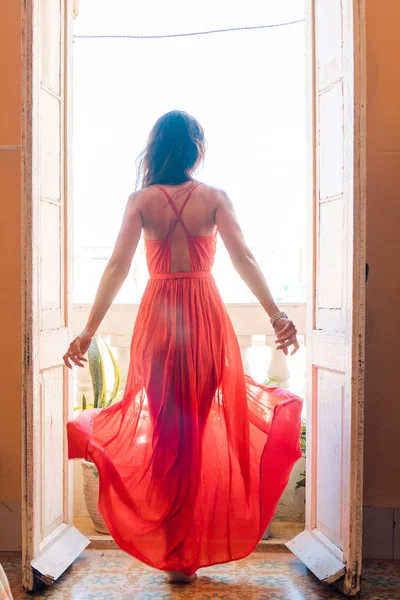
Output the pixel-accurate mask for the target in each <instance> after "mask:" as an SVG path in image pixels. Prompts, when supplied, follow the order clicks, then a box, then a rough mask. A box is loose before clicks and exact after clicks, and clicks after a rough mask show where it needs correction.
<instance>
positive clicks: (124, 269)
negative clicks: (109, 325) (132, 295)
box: [64, 193, 143, 367]
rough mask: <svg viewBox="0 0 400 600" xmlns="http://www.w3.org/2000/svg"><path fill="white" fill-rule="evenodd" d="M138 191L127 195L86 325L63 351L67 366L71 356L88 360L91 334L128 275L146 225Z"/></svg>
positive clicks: (79, 362) (80, 362)
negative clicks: (86, 353) (114, 239)
mask: <svg viewBox="0 0 400 600" xmlns="http://www.w3.org/2000/svg"><path fill="white" fill-rule="evenodd" d="M138 195H139V193H135V194H132V195H131V196H130V197H129V199H128V203H127V206H126V209H125V214H124V218H123V220H122V225H121V229H120V231H119V234H118V237H117V241H116V243H115V247H114V250H113V253H112V255H111V258H110V260H109V261H108V264H107V266H106V268H105V270H104V273H103V275H102V278H101V280H100V283H99V287H98V289H97V294H96V298H95V301H94V304H93V307H92V310H91V311H90V315H89V319H88V322H87V324H86V327H85V329H84V330H83V331H82V333H81V334H80V335H79V336H78V337H77V338H75V340H73V342H71V344H70V347H69V351H68V352H67V353H66V354H65V355H64V362H65V364H66V365H67V367H71V364H70V363H69V360H72V362H74V363H75V364H77V365H78V366H83V364H82V360H83V361H84V360H85V359H84V358H83V355H84V354H85V352H86V351H87V349H88V348H89V345H90V342H91V339H92V337H93V336H94V335H95V333H96V331H97V329H98V327H99V325H100V323H101V322H102V320H103V319H104V317H105V314H106V312H107V311H108V309H109V308H110V306H111V304H112V303H113V301H114V299H115V297H116V295H117V294H118V292H119V290H120V289H121V286H122V284H123V283H124V281H125V279H126V278H127V276H128V273H129V269H130V266H131V263H132V259H133V257H134V254H135V251H136V248H137V245H138V242H139V239H140V235H141V231H142V226H143V222H142V217H141V215H140V212H139V209H138Z"/></svg>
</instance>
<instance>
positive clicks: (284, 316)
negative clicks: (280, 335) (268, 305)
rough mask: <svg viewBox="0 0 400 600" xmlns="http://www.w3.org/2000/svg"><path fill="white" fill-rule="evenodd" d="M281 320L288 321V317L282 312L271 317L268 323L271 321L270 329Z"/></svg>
mask: <svg viewBox="0 0 400 600" xmlns="http://www.w3.org/2000/svg"><path fill="white" fill-rule="evenodd" d="M282 318H285V319H288V318H289V317H288V316H287V314H286V313H285V312H282V311H279V312H278V313H276V315H274V316H273V317H271V319H270V321H271V325H272V327H274V326H275V323H276V322H277V321H279V319H282Z"/></svg>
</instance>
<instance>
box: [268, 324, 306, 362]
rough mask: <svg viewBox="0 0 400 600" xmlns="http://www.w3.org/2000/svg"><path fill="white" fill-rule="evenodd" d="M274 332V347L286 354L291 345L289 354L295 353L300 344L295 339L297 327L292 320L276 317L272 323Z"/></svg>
mask: <svg viewBox="0 0 400 600" xmlns="http://www.w3.org/2000/svg"><path fill="white" fill-rule="evenodd" d="M274 332H275V335H276V342H275V343H276V344H277V346H276V349H277V350H282V351H283V353H284V354H285V355H286V356H287V355H288V348H289V346H293V350H292V351H291V353H290V356H293V354H296V352H297V350H298V349H299V347H300V346H299V342H298V341H297V329H296V326H295V324H294V323H293V321H291V320H290V319H286V318H285V317H282V318H281V319H278V320H277V321H275V324H274Z"/></svg>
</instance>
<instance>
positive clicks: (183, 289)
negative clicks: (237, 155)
mask: <svg viewBox="0 0 400 600" xmlns="http://www.w3.org/2000/svg"><path fill="white" fill-rule="evenodd" d="M195 187H197V186H194V187H193V188H192V189H191V191H190V192H189V194H188V195H187V198H186V199H185V202H184V203H183V205H182V208H181V210H180V211H178V209H177V208H176V206H175V204H174V203H173V201H172V199H171V198H170V196H169V195H168V194H167V192H166V191H165V190H164V189H163V188H160V189H161V191H162V192H163V193H164V195H165V196H166V198H167V199H168V202H169V203H170V206H171V208H172V209H173V210H174V212H175V214H176V221H175V223H174V225H173V227H172V229H171V231H170V234H169V235H168V237H167V238H166V239H162V240H157V241H149V240H147V241H146V252H147V262H148V268H149V272H150V279H149V282H148V285H147V287H146V290H145V293H144V295H143V299H142V302H141V305H140V308H139V312H138V316H137V319H136V323H135V327H134V331H133V337H132V344H131V357H130V366H129V374H128V379H127V383H126V388H125V393H124V397H123V399H122V400H121V402H118V403H117V404H115V405H113V406H111V407H109V408H107V409H103V410H100V411H84V412H83V413H81V415H80V416H79V417H78V418H77V419H75V420H74V421H71V422H70V423H68V441H69V457H70V458H78V457H81V458H86V459H88V460H91V461H93V462H94V463H95V464H96V466H97V468H98V471H99V476H100V497H99V510H100V512H101V514H102V516H103V518H104V521H105V523H106V525H107V527H108V529H109V531H110V533H111V535H112V536H113V538H114V539H115V541H116V542H117V544H118V545H119V546H120V547H121V548H122V549H123V550H125V551H126V552H129V553H130V554H132V555H133V556H135V557H136V558H138V559H139V560H141V561H143V562H145V563H147V564H148V565H151V566H153V567H156V568H157V569H162V570H181V571H184V572H185V573H187V574H192V573H194V572H195V571H196V569H198V568H199V567H205V566H208V565H212V564H217V563H224V562H228V561H231V560H237V559H239V558H242V557H244V556H247V555H248V554H249V553H250V552H252V551H253V550H254V548H255V546H256V544H257V543H258V541H259V540H260V539H261V537H262V535H263V533H264V531H265V530H266V528H267V526H268V524H269V523H270V521H271V519H272V517H273V514H274V511H275V509H276V506H277V503H278V501H279V498H280V496H281V494H282V492H283V490H284V489H285V486H286V484H287V482H288V479H289V475H290V472H291V470H292V467H293V465H294V463H295V462H296V461H297V459H298V458H299V457H300V456H301V452H300V445H299V437H300V422H301V400H300V399H299V398H298V397H296V396H294V395H293V394H291V393H289V392H288V391H286V390H284V389H280V388H278V387H276V388H271V387H268V388H267V387H265V386H263V385H260V384H258V383H255V382H254V381H253V380H252V379H251V378H250V377H248V376H246V375H245V374H244V372H243V365H242V359H241V354H240V349H239V345H238V342H237V339H236V336H235V332H234V330H233V326H232V324H231V321H230V319H229V317H228V315H227V312H226V310H225V307H224V304H223V302H222V300H221V297H220V294H219V292H218V289H217V287H216V284H215V282H214V279H213V277H212V275H211V267H212V264H213V261H214V255H215V249H216V235H213V236H207V237H204V236H201V237H200V236H193V235H191V234H190V233H189V231H188V230H187V228H186V226H185V224H184V222H183V221H182V219H181V215H182V211H183V209H184V207H185V205H186V203H187V201H188V200H189V198H190V195H191V193H192V192H193V189H194V188H195ZM178 223H179V224H180V226H181V227H183V228H184V230H185V234H186V239H187V244H188V249H189V254H190V260H191V266H192V271H191V272H178V273H171V272H170V253H171V244H172V243H173V241H172V240H173V236H172V234H173V231H174V230H175V228H176V226H177V225H178Z"/></svg>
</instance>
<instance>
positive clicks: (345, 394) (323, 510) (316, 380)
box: [288, 0, 365, 596]
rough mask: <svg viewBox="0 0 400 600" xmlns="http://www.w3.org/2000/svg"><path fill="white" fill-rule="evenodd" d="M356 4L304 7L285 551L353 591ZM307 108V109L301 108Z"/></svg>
mask: <svg viewBox="0 0 400 600" xmlns="http://www.w3.org/2000/svg"><path fill="white" fill-rule="evenodd" d="M364 10H365V7H364V0H343V1H342V2H337V1H336V0H308V2H307V26H308V39H309V52H308V58H309V60H308V82H309V90H310V100H311V102H310V104H312V110H310V112H309V115H308V120H309V140H310V147H309V156H310V169H309V176H310V182H309V190H310V194H309V197H310V216H309V223H310V226H311V230H310V236H309V238H310V240H311V243H312V246H311V247H310V249H309V256H310V261H309V264H310V265H312V277H310V290H309V323H308V331H309V335H308V346H309V348H311V352H309V353H308V357H309V367H308V397H307V412H308V415H307V492H306V497H307V508H306V530H305V532H303V533H302V534H300V536H298V537H297V538H295V539H294V540H293V541H292V542H290V543H289V545H288V546H289V548H290V549H291V550H293V552H295V554H296V555H297V556H298V557H299V558H300V559H301V560H303V562H304V563H305V564H306V565H307V566H308V567H309V568H310V569H311V570H312V571H313V572H314V573H315V574H316V575H317V576H318V577H320V578H321V579H323V580H324V581H327V582H333V581H335V580H339V579H340V587H341V589H342V590H343V592H344V593H346V594H347V595H350V596H352V595H355V594H356V593H357V592H358V590H359V588H360V575H361V540H362V453H363V379H364V313H365V303H364V284H365V281H364V277H365V66H364V63H365V42H364V35H365V34H364V30H365V24H364ZM310 108H311V107H310Z"/></svg>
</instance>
